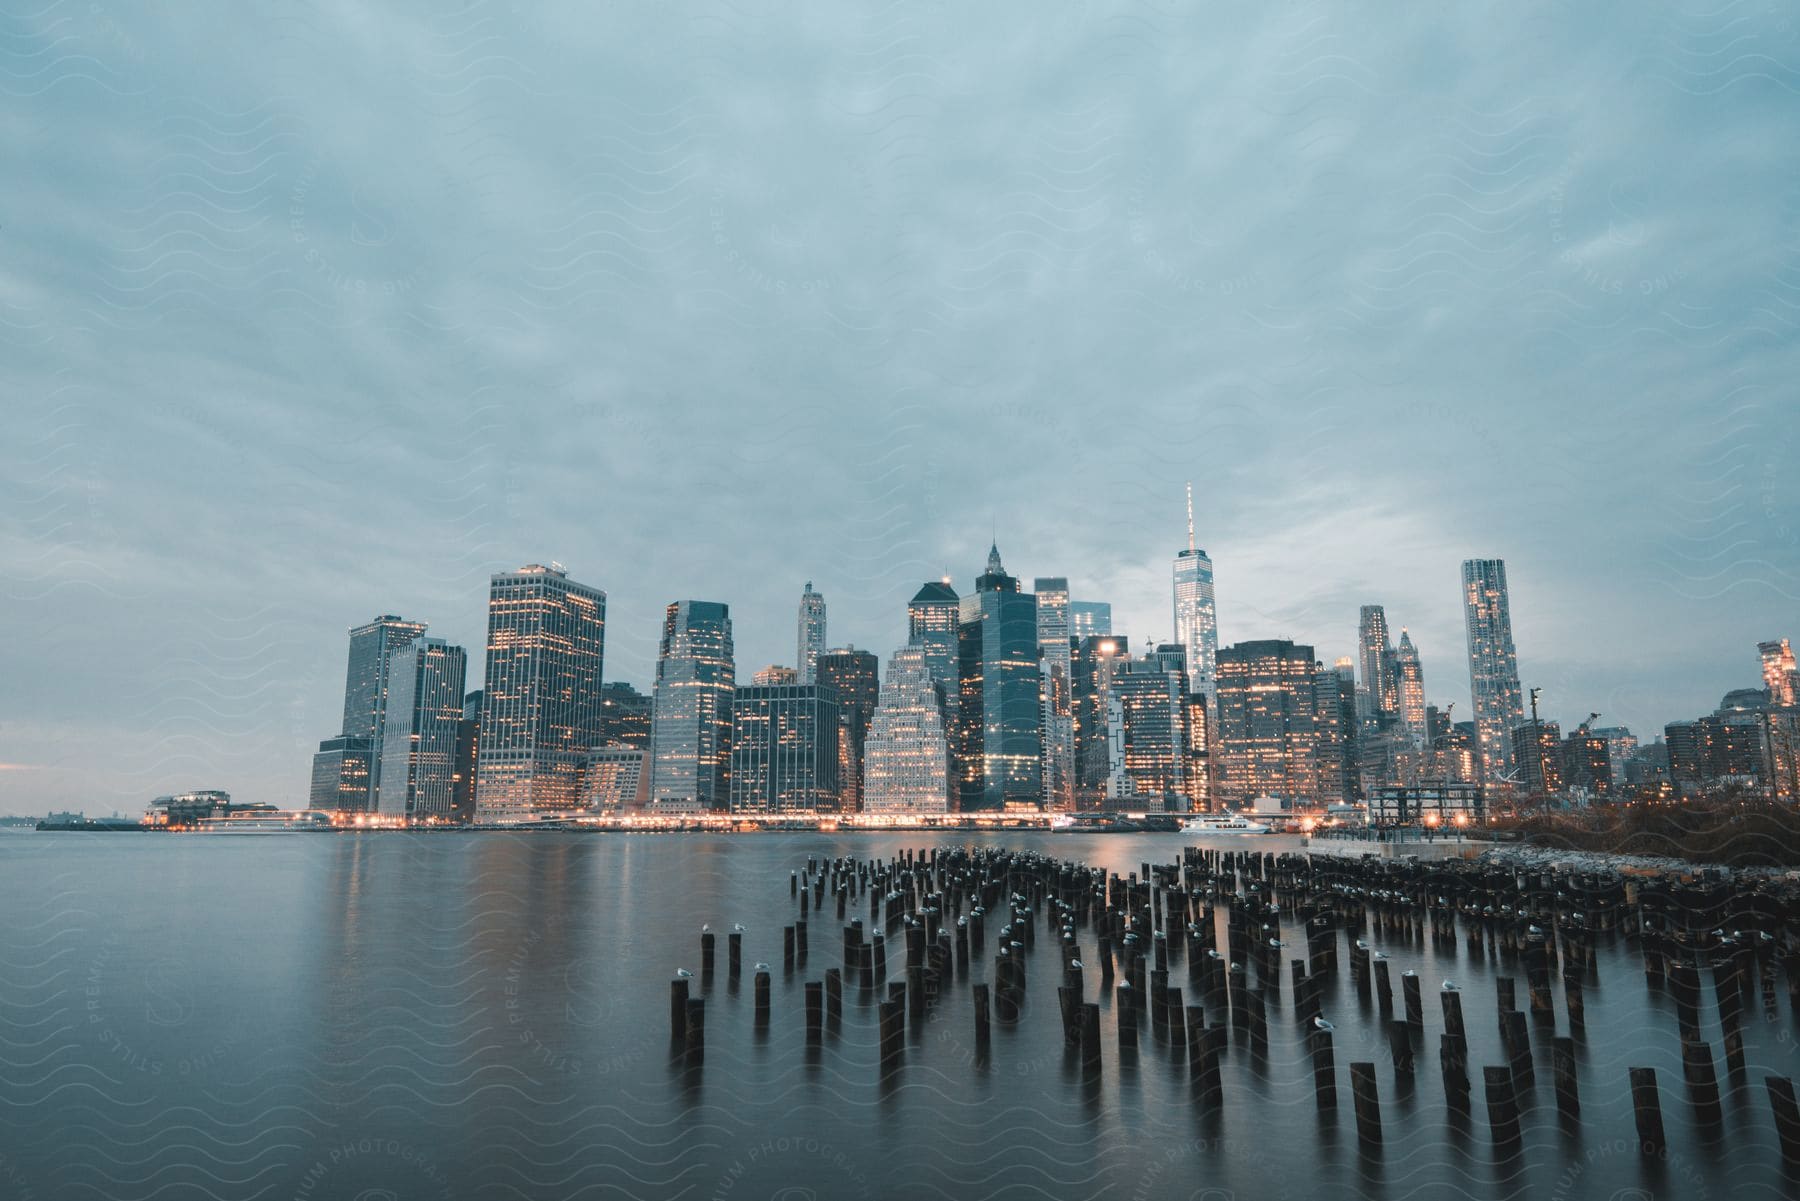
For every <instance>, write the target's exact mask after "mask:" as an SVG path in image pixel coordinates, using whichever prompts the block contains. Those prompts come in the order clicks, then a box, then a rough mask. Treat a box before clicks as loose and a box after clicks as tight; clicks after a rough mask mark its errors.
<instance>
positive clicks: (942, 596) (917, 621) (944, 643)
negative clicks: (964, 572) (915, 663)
mask: <svg viewBox="0 0 1800 1201" xmlns="http://www.w3.org/2000/svg"><path fill="white" fill-rule="evenodd" d="M959 604H960V602H959V601H958V599H957V595H956V589H954V588H952V587H951V586H950V580H949V578H948V577H945V578H944V579H942V580H927V581H926V582H925V583H924V584H923V585H921V586H920V588H919V590H918V592H916V593H914V594H913V598H912V600H911V601H909V602H907V606H906V637H907V641H908V643H910V644H911V645H913V646H916V647H918V648H919V649H920V650H922V651H924V652H925V669H926V670H927V671H929V672H930V673H931V678H932V679H934V680H936V681H937V682H938V684H939V685H940V686H941V687H942V688H943V689H944V691H945V693H946V694H947V695H949V696H952V697H954V696H955V695H956V626H957V622H958V621H960V620H961V617H960V610H959Z"/></svg>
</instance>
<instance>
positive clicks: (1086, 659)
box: [1070, 634, 1131, 809]
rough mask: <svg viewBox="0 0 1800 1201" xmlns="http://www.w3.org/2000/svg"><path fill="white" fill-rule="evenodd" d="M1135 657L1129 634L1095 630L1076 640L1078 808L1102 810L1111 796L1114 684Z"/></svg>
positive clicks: (1074, 691) (1073, 693)
mask: <svg viewBox="0 0 1800 1201" xmlns="http://www.w3.org/2000/svg"><path fill="white" fill-rule="evenodd" d="M1130 659H1131V656H1130V654H1129V651H1128V643H1127V640H1126V639H1125V638H1124V637H1123V636H1115V635H1112V634H1094V635H1089V636H1088V637H1086V638H1083V639H1082V640H1081V641H1080V642H1079V643H1077V644H1076V647H1075V654H1074V667H1073V673H1074V681H1073V687H1072V688H1071V690H1070V709H1071V711H1072V715H1073V725H1074V742H1075V805H1076V808H1078V809H1097V808H1100V807H1101V804H1102V803H1103V802H1104V801H1105V799H1106V794H1107V780H1108V777H1109V776H1110V775H1111V774H1112V766H1113V763H1112V758H1113V755H1112V751H1113V747H1112V743H1111V733H1112V729H1111V724H1110V714H1111V710H1112V707H1113V704H1114V701H1113V696H1112V682H1113V678H1114V676H1116V675H1117V674H1118V673H1120V672H1122V671H1123V670H1124V669H1125V665H1126V664H1127V663H1129V662H1130ZM1121 720H1123V716H1122V714H1121ZM1121 753H1122V748H1121Z"/></svg>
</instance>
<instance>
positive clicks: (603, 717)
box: [600, 680, 652, 751]
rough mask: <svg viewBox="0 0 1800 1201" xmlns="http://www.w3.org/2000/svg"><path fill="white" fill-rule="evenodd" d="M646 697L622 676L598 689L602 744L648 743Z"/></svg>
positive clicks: (643, 746) (648, 704) (640, 747)
mask: <svg viewBox="0 0 1800 1201" xmlns="http://www.w3.org/2000/svg"><path fill="white" fill-rule="evenodd" d="M651 710H652V702H651V699H650V697H648V696H647V695H645V694H644V693H642V692H639V691H638V690H637V689H636V688H633V687H632V686H631V685H630V684H627V683H625V682H624V681H623V680H614V681H613V682H612V683H610V684H606V685H604V686H602V687H601V689H600V743H601V745H602V746H634V747H636V748H637V749H638V750H640V751H641V750H646V749H648V748H649V746H650V714H651Z"/></svg>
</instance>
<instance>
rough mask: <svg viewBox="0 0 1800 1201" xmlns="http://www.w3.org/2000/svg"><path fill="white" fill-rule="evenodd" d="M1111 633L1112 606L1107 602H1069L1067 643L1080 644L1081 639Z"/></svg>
mask: <svg viewBox="0 0 1800 1201" xmlns="http://www.w3.org/2000/svg"><path fill="white" fill-rule="evenodd" d="M1112 632H1113V628H1112V605H1111V604H1110V603H1109V602H1107V601H1079V600H1072V601H1070V602H1069V641H1071V642H1074V643H1080V642H1081V641H1082V640H1083V639H1087V638H1093V637H1096V636H1098V635H1101V634H1111V633H1112Z"/></svg>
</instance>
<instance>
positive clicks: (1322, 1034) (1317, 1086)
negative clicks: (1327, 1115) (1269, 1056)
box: [1307, 1026, 1337, 1110]
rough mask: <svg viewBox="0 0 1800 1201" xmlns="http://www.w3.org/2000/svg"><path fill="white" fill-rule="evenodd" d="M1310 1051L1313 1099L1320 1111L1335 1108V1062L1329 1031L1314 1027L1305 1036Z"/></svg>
mask: <svg viewBox="0 0 1800 1201" xmlns="http://www.w3.org/2000/svg"><path fill="white" fill-rule="evenodd" d="M1307 1040H1308V1042H1309V1043H1310V1044H1311V1049H1312V1069H1313V1098H1314V1100H1315V1101H1316V1102H1317V1104H1318V1107H1319V1108H1320V1109H1321V1110H1325V1109H1336V1108H1337V1062H1336V1058H1335V1056H1334V1055H1333V1054H1332V1049H1331V1031H1329V1030H1321V1029H1319V1028H1318V1027H1317V1026H1314V1027H1313V1028H1312V1030H1311V1032H1310V1033H1308V1035H1307Z"/></svg>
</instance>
